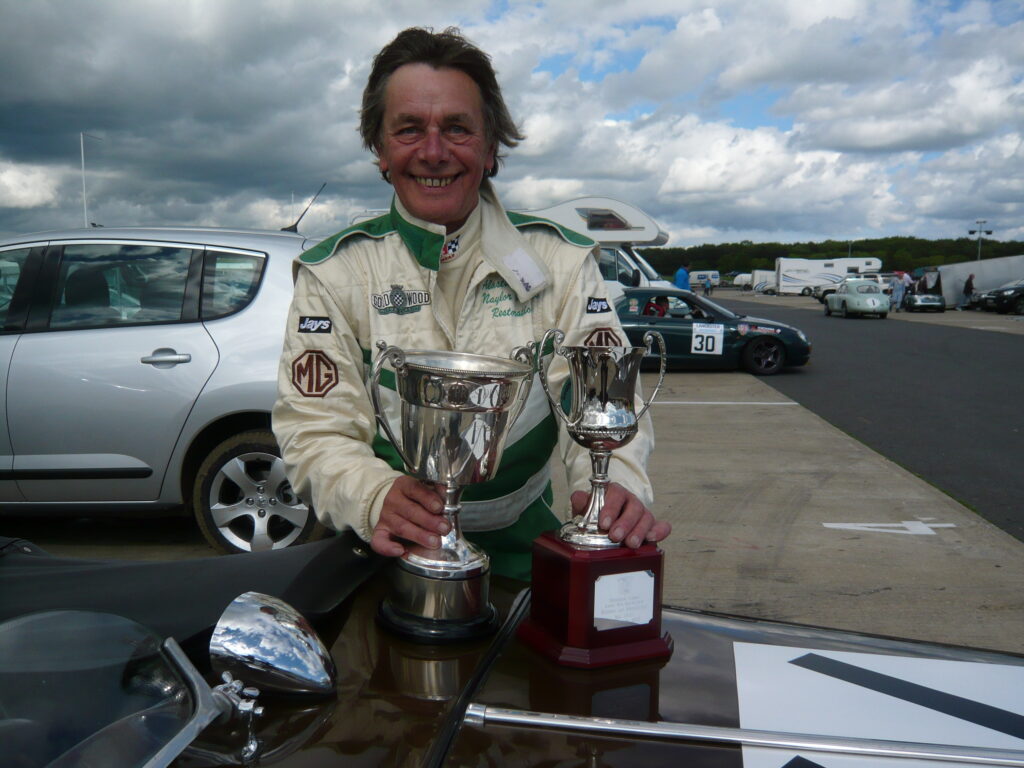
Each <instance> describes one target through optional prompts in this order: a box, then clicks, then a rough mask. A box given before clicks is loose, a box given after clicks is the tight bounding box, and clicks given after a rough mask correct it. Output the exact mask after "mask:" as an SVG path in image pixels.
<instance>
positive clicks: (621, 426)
mask: <svg viewBox="0 0 1024 768" xmlns="http://www.w3.org/2000/svg"><path fill="white" fill-rule="evenodd" d="M549 340H550V341H552V342H553V343H554V351H555V354H558V355H560V356H562V357H564V358H565V359H566V360H567V361H568V363H569V389H570V393H571V400H570V404H569V413H568V414H566V412H565V410H564V409H563V408H562V406H561V404H560V401H559V399H558V398H556V397H555V396H554V395H553V394H552V392H551V390H550V389H549V387H548V379H547V375H546V372H545V370H544V366H540V370H539V373H540V381H541V384H542V385H543V387H544V391H545V393H547V396H548V400H550V401H551V406H552V409H553V410H554V412H555V413H557V414H558V415H559V417H560V418H561V419H562V421H563V422H565V427H566V430H567V431H568V433H569V435H570V437H572V439H573V440H575V441H576V442H577V443H579V444H580V445H582V446H583V447H585V448H587V449H589V451H590V463H591V467H592V474H591V477H590V488H591V493H590V503H589V505H588V506H587V510H586V512H585V513H584V514H582V515H578V516H576V517H575V518H573V520H572V521H571V522H569V523H566V524H565V525H564V526H562V529H561V534H560V535H561V537H562V540H563V541H565V542H568V543H569V544H572V545H573V546H576V547H580V548H584V549H605V548H609V547H618V546H620V544H619V543H618V542H614V541H612V540H611V539H609V538H608V534H607V533H606V532H604V531H602V530H601V529H600V527H599V526H598V520H599V518H600V514H601V509H602V507H604V500H605V490H606V489H607V487H608V462H609V460H610V459H611V455H612V451H614V450H615V449H616V448H621V447H622V446H624V445H626V443H628V442H629V441H630V440H632V439H633V438H634V437H635V436H636V433H637V430H638V429H639V422H640V419H641V418H642V417H643V415H644V414H645V413H646V412H647V409H648V408H649V407H650V405H651V403H653V402H654V398H655V397H657V395H658V390H659V389H661V384H662V382H663V381H664V380H665V362H666V353H665V340H664V339H663V338H662V336H661V334H660V333H657V332H655V331H648V332H647V333H645V334H644V345H645V346H643V347H563V346H561V344H562V342H563V341H564V340H565V334H563V333H562V331H560V330H558V329H555V328H552V329H551V330H549V331H548V332H547V333H545V334H544V339H543V341H542V342H541V347H540V349H541V350H544V349H547V346H548V343H549ZM655 340H657V342H658V347H659V353H660V363H661V365H660V375H659V377H658V384H657V386H655V388H654V391H653V392H652V393H651V396H650V398H649V399H648V400H647V402H645V403H644V404H643V407H642V408H641V409H640V411H639V412H637V411H636V408H635V395H636V388H637V382H638V380H639V376H640V364H641V362H642V361H643V359H644V357H645V356H646V355H650V354H651V345H652V343H653V342H654V341H655Z"/></svg>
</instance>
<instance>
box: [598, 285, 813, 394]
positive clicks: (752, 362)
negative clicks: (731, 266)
mask: <svg viewBox="0 0 1024 768" xmlns="http://www.w3.org/2000/svg"><path fill="white" fill-rule="evenodd" d="M615 311H616V312H617V313H618V315H619V320H620V322H621V323H622V327H623V330H625V332H626V335H627V336H628V337H629V343H631V344H634V345H637V346H642V345H643V337H644V334H645V333H646V332H647V331H657V332H658V333H660V334H661V335H662V336H663V337H664V338H665V347H666V352H667V354H668V361H667V362H668V367H669V368H675V369H689V370H733V369H737V368H742V369H743V370H746V371H749V372H750V373H753V374H756V375H758V376H770V375H772V374H774V373H778V372H779V371H781V370H782V369H783V367H785V366H796V365H804V364H806V363H807V361H808V360H809V359H810V357H811V342H810V341H809V340H808V338H807V336H806V335H805V334H804V332H803V331H801V330H799V329H798V328H794V327H792V326H790V325H786V324H785V323H778V322H775V321H774V320H765V319H763V318H756V317H747V316H745V315H737V314H736V313H734V312H731V311H730V310H728V309H726V308H725V307H722V306H719V305H718V304H715V303H714V302H713V301H709V300H708V299H705V298H703V297H700V296H697V295H695V294H693V293H692V292H690V291H684V290H680V289H674V290H673V289H668V288H657V287H648V288H627V289H626V290H625V292H624V293H623V295H622V297H621V298H619V299H618V300H616V302H615ZM656 355H657V346H655V348H654V352H653V355H652V356H656Z"/></svg>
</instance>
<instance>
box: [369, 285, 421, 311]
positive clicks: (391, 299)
mask: <svg viewBox="0 0 1024 768" xmlns="http://www.w3.org/2000/svg"><path fill="white" fill-rule="evenodd" d="M370 304H371V305H372V306H373V308H374V309H376V310H377V312H378V313H379V314H381V315H408V314H410V313H412V312H419V311H420V307H424V306H426V305H428V304H430V292H429V291H406V290H403V289H402V286H400V285H394V284H392V285H391V290H390V291H388V292H387V293H374V294H371V295H370Z"/></svg>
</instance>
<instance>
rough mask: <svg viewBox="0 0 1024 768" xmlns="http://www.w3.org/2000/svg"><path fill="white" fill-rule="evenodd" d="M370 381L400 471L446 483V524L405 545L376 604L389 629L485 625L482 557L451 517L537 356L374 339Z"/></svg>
mask: <svg viewBox="0 0 1024 768" xmlns="http://www.w3.org/2000/svg"><path fill="white" fill-rule="evenodd" d="M377 348H378V350H379V352H378V355H377V358H376V360H375V361H374V365H373V369H372V372H371V380H370V397H371V400H372V402H373V408H374V412H375V414H376V417H377V422H378V423H379V424H380V426H381V428H382V429H383V430H384V433H385V434H386V435H387V436H388V438H389V439H390V440H391V444H392V445H393V446H394V447H395V449H396V451H397V452H398V454H399V456H401V458H402V461H403V462H404V463H405V467H406V470H407V471H408V472H409V474H410V475H412V476H413V477H416V478H418V479H419V480H422V481H423V482H426V483H434V484H437V485H441V486H443V487H444V495H445V504H444V511H443V512H442V513H441V514H443V515H444V517H445V519H446V520H447V521H448V523H449V525H450V526H451V527H450V530H449V532H448V533H447V534H446V535H445V536H443V537H442V539H441V544H440V546H438V547H437V548H434V549H430V548H427V547H423V546H420V545H415V544H414V545H410V546H408V547H407V550H406V553H405V555H403V556H402V558H401V559H400V560H399V562H398V568H396V569H395V571H394V589H393V592H392V595H391V597H390V598H389V599H388V600H386V601H385V603H384V605H383V606H382V618H383V619H384V620H385V622H386V623H388V624H389V625H390V626H392V628H395V629H398V630H399V631H401V632H403V633H405V634H409V635H413V636H427V637H434V638H436V639H459V638H461V637H469V636H473V635H475V634H480V633H483V632H486V631H489V630H490V629H491V628H493V621H494V609H493V607H491V605H490V602H489V594H488V578H487V573H488V571H489V569H490V565H489V560H488V557H487V555H486V554H485V553H484V552H482V551H480V550H479V549H477V548H476V547H475V546H473V545H472V544H471V543H470V542H468V541H467V540H466V539H465V537H464V536H463V535H462V528H461V526H460V524H459V510H460V508H461V505H460V501H459V499H460V497H461V495H462V490H463V487H464V486H466V485H469V484H471V483H482V482H484V481H486V480H490V479H491V478H492V477H493V476H494V474H495V472H497V470H498V464H499V463H500V462H501V455H502V452H503V451H504V448H505V438H506V436H507V435H508V430H509V427H510V426H511V425H512V423H513V422H514V421H515V419H516V417H517V416H518V415H519V412H520V411H521V410H522V408H523V406H524V405H525V404H526V398H527V396H528V395H529V391H530V385H531V383H532V381H533V374H534V371H535V370H536V364H535V361H534V357H533V354H532V352H531V351H530V349H529V348H527V347H518V348H516V349H514V350H513V351H512V355H511V358H509V359H505V358H500V357H489V356H485V355H472V354H467V353H462V352H444V351H431V350H403V349H400V348H399V347H395V346H388V345H387V344H386V343H385V342H383V341H381V342H378V343H377ZM385 363H390V365H391V368H392V369H393V370H394V377H395V390H396V392H397V394H398V398H399V401H400V403H401V437H402V439H401V440H398V439H396V437H395V434H394V432H393V431H392V429H391V425H390V424H389V423H388V419H387V417H386V415H385V413H384V407H383V405H382V404H381V398H380V378H381V374H382V371H383V368H384V364H385Z"/></svg>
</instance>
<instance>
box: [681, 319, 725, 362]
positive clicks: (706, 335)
mask: <svg viewBox="0 0 1024 768" xmlns="http://www.w3.org/2000/svg"><path fill="white" fill-rule="evenodd" d="M724 331H725V326H724V325H722V324H721V323H694V324H693V341H692V343H691V344H690V353H691V354H694V355H720V354H722V335H723V333H724Z"/></svg>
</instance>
